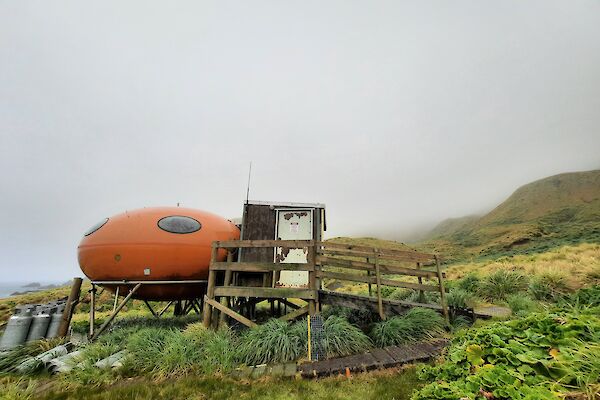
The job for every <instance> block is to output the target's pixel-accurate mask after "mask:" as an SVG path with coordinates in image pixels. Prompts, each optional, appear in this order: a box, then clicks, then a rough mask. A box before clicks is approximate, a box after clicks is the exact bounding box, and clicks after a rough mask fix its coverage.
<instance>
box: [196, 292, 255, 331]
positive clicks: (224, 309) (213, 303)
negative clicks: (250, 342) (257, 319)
mask: <svg viewBox="0 0 600 400" xmlns="http://www.w3.org/2000/svg"><path fill="white" fill-rule="evenodd" d="M204 303H205V304H210V305H211V306H213V307H214V308H216V309H217V310H219V311H221V312H223V313H225V314H227V315H229V316H230V317H231V318H233V319H235V320H236V321H239V322H241V323H242V324H244V325H246V326H247V327H249V328H254V327H255V326H258V325H257V324H256V323H254V322H253V321H250V320H249V319H248V318H246V317H244V316H243V315H240V314H238V313H236V312H235V311H233V310H231V309H229V308H227V307H225V306H224V305H222V304H221V303H219V302H218V301H214V300H212V299H209V298H208V296H206V295H205V296H204Z"/></svg>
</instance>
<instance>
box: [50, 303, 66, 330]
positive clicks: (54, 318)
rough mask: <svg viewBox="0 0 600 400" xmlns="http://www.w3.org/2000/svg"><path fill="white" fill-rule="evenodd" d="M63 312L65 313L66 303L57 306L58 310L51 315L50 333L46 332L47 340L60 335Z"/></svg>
mask: <svg viewBox="0 0 600 400" xmlns="http://www.w3.org/2000/svg"><path fill="white" fill-rule="evenodd" d="M63 311H65V303H58V304H56V310H55V311H54V312H53V313H52V315H51V318H50V325H49V326H48V332H46V338H47V339H52V338H55V337H56V335H58V328H59V327H60V322H61V321H62V316H63Z"/></svg>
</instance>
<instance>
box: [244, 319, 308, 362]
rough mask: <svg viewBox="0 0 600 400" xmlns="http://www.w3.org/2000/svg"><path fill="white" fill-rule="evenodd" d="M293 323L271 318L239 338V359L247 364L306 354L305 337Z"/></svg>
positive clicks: (296, 357)
mask: <svg viewBox="0 0 600 400" xmlns="http://www.w3.org/2000/svg"><path fill="white" fill-rule="evenodd" d="M300 331H301V329H297V328H296V327H294V326H293V325H291V324H289V323H287V322H284V321H280V320H277V319H273V320H270V321H268V322H267V323H266V324H263V325H259V326H258V327H256V328H254V329H249V330H248V331H247V332H246V334H245V335H243V336H242V338H241V343H240V359H241V360H242V362H244V363H245V364H247V365H257V364H266V363H269V362H287V361H293V360H297V359H298V358H300V357H301V356H302V355H304V354H306V350H305V347H304V346H305V344H306V341H307V339H305V337H304V333H301V332H300Z"/></svg>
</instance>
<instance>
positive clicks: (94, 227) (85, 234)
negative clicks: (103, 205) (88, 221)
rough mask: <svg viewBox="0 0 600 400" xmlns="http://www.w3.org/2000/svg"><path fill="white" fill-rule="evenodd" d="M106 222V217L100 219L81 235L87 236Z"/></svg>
mask: <svg viewBox="0 0 600 400" xmlns="http://www.w3.org/2000/svg"><path fill="white" fill-rule="evenodd" d="M107 222H108V218H104V219H103V220H102V221H100V222H98V223H97V224H96V225H94V226H92V227H91V228H90V229H88V230H87V231H86V232H85V233H84V234H83V236H89V235H91V234H92V233H94V232H96V231H97V230H98V229H100V228H102V227H103V226H104V224H106V223H107Z"/></svg>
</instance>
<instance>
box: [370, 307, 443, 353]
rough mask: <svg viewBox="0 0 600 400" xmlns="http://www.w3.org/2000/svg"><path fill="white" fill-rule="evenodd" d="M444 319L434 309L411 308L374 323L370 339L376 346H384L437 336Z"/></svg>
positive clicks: (441, 328) (439, 333) (441, 329)
mask: <svg viewBox="0 0 600 400" xmlns="http://www.w3.org/2000/svg"><path fill="white" fill-rule="evenodd" d="M444 325H445V322H444V319H443V318H442V317H441V316H440V315H439V314H438V313H437V312H436V311H434V310H430V309H428V308H413V309H411V310H410V311H408V312H407V313H406V314H404V315H402V316H397V317H392V318H390V319H388V320H386V321H382V322H378V323H376V324H374V326H373V328H372V330H371V339H372V340H373V342H374V343H375V345H376V346H377V347H385V346H392V345H399V344H404V343H408V342H413V341H417V340H421V339H425V338H432V337H435V336H439V335H441V334H442V333H443V331H444Z"/></svg>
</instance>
